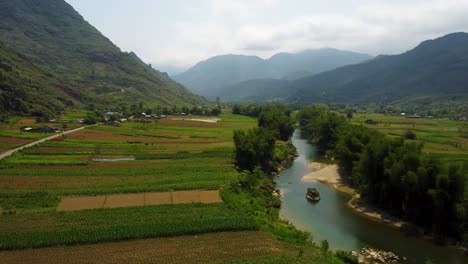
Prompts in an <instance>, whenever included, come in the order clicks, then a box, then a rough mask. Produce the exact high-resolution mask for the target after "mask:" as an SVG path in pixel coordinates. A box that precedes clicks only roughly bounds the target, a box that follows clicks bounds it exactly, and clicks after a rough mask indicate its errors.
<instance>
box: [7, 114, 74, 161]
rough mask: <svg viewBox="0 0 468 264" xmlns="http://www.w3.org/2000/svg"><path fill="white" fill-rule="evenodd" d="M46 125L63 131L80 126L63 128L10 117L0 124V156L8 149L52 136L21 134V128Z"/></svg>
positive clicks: (30, 119)
mask: <svg viewBox="0 0 468 264" xmlns="http://www.w3.org/2000/svg"><path fill="white" fill-rule="evenodd" d="M47 125H49V126H54V127H57V128H59V129H64V130H69V129H73V128H77V127H78V126H80V125H79V124H67V125H66V127H65V128H63V126H62V125H61V124H51V123H36V121H35V120H34V119H33V118H20V117H11V118H10V119H9V120H8V122H7V123H6V124H5V123H0V154H1V153H3V152H5V151H8V150H10V149H14V148H17V147H20V146H23V145H26V144H28V143H31V142H33V141H36V140H38V139H41V138H45V137H48V136H51V135H53V133H28V132H21V128H22V127H38V126H47Z"/></svg>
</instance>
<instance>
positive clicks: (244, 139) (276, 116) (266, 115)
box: [233, 105, 294, 173]
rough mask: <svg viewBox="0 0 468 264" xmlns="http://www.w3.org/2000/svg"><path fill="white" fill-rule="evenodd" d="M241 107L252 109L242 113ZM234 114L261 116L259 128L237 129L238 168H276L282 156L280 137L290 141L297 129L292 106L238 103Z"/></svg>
mask: <svg viewBox="0 0 468 264" xmlns="http://www.w3.org/2000/svg"><path fill="white" fill-rule="evenodd" d="M239 109H250V110H248V111H242V112H239ZM233 113H234V114H240V113H243V114H245V115H249V116H256V117H258V128H252V129H249V130H235V131H234V137H233V138H234V144H235V148H236V159H235V163H236V166H237V167H238V169H239V170H248V171H253V170H254V169H255V168H256V167H260V168H261V169H262V170H263V171H264V172H267V173H269V172H272V171H274V170H275V167H276V166H277V164H278V162H280V161H279V160H278V159H279V158H277V157H278V156H281V155H278V154H279V152H281V150H279V149H278V148H279V147H276V148H275V142H276V140H282V141H288V140H289V139H290V138H291V136H292V134H293V132H294V122H293V119H292V118H291V113H292V109H291V108H289V107H287V106H283V105H269V106H256V105H244V106H238V107H236V106H235V107H234V108H233ZM286 147H290V146H288V145H286ZM275 154H276V155H275ZM280 158H281V157H280Z"/></svg>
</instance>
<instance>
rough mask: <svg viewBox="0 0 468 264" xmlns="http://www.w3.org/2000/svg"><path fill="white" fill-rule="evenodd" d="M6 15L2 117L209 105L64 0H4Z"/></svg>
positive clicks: (0, 31) (0, 68)
mask: <svg viewBox="0 0 468 264" xmlns="http://www.w3.org/2000/svg"><path fill="white" fill-rule="evenodd" d="M0 16H1V17H2V19H1V20H0V35H1V36H2V37H1V39H0V111H1V112H2V113H14V114H25V115H26V114H28V115H30V114H33V115H54V114H55V113H58V112H61V111H63V110H64V109H65V108H71V107H73V108H83V107H85V106H90V105H101V106H105V107H107V108H111V107H113V106H115V105H119V104H127V103H130V102H135V101H143V102H145V103H147V104H150V105H151V104H153V105H154V104H163V105H169V104H190V103H199V102H202V101H203V99H202V98H200V97H198V96H195V95H193V94H192V93H190V92H189V91H188V90H187V89H185V88H184V87H182V86H181V85H179V84H177V83H175V82H174V81H172V80H170V79H169V78H168V76H167V75H164V74H162V73H160V72H158V71H156V70H153V69H152V68H151V67H149V66H147V65H145V64H144V63H142V61H141V60H140V59H138V57H137V56H136V55H135V54H133V53H126V52H121V51H120V49H119V48H118V47H116V46H115V45H114V44H113V43H112V42H111V41H110V40H109V39H107V38H106V37H104V36H103V35H102V34H101V33H100V32H99V31H98V30H96V29H95V28H94V27H93V26H91V25H90V24H89V23H87V22H86V21H85V20H84V19H83V18H82V17H81V15H80V14H78V13H77V12H76V11H75V10H74V9H73V8H72V7H71V6H70V5H69V4H67V3H66V2H65V1H63V0H41V1H34V0H17V1H2V2H1V3H0Z"/></svg>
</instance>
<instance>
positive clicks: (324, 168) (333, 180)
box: [302, 162, 408, 229]
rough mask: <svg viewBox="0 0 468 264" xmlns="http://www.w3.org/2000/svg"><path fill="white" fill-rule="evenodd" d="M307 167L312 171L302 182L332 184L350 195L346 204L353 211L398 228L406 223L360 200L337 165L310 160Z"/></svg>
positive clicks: (336, 188)
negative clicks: (343, 177)
mask: <svg viewBox="0 0 468 264" xmlns="http://www.w3.org/2000/svg"><path fill="white" fill-rule="evenodd" d="M308 167H309V168H310V169H313V170H314V171H313V172H311V173H309V174H307V175H305V176H304V177H302V181H303V182H308V181H314V180H316V181H320V182H323V183H326V184H328V185H330V186H332V187H333V188H334V189H335V190H337V191H339V192H342V193H346V194H348V195H350V196H351V199H350V200H349V201H348V203H347V206H348V207H350V208H351V209H353V211H354V212H356V213H359V214H361V215H363V216H365V217H367V218H369V219H372V220H375V221H379V222H382V223H385V224H388V225H390V226H393V227H395V228H398V229H400V228H402V227H404V226H406V225H408V223H407V222H405V221H403V220H401V219H398V218H396V217H393V216H391V215H390V214H388V213H387V212H385V211H384V210H381V209H378V208H376V207H374V206H372V205H370V204H368V203H366V202H365V201H364V200H362V199H361V197H360V195H359V194H358V193H356V190H355V189H353V188H351V187H350V186H348V185H347V184H345V183H344V182H343V180H342V178H341V176H340V173H339V171H338V165H336V164H326V163H322V162H310V163H309V164H308Z"/></svg>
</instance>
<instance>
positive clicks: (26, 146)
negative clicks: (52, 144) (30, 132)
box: [0, 126, 87, 160]
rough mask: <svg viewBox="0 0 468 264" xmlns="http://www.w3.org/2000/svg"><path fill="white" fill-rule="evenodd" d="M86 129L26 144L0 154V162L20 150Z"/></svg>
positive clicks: (70, 131) (74, 130)
mask: <svg viewBox="0 0 468 264" xmlns="http://www.w3.org/2000/svg"><path fill="white" fill-rule="evenodd" d="M86 127H87V126H82V127H79V128H75V129H72V130H68V131H65V132H61V133H57V134H55V135H53V136H50V137H46V138H43V139H39V140H37V141H34V142H31V143H29V144H26V145H24V146H21V147H18V148H15V149H12V150H9V151H6V152H3V153H1V154H0V160H1V159H4V158H6V157H9V156H11V155H12V154H13V153H15V152H17V151H20V150H22V149H25V148H30V147H32V146H35V145H37V144H40V143H43V142H46V141H47V140H51V139H54V138H58V137H61V136H62V135H68V134H71V133H74V132H77V131H80V130H82V129H85V128H86Z"/></svg>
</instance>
